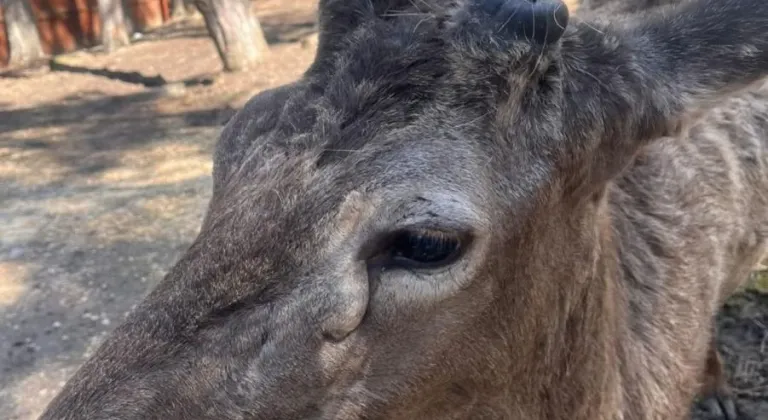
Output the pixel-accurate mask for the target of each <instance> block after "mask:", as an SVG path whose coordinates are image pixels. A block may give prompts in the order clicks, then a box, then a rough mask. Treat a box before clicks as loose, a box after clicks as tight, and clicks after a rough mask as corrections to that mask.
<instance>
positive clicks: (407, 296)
mask: <svg viewBox="0 0 768 420" xmlns="http://www.w3.org/2000/svg"><path fill="white" fill-rule="evenodd" d="M318 22H319V25H318V26H319V41H318V46H317V50H316V53H315V54H316V55H315V59H314V62H313V63H312V64H311V66H310V67H309V68H308V69H307V70H306V72H305V73H303V75H302V76H301V77H300V78H298V79H297V80H295V81H294V82H292V83H289V84H285V85H282V86H279V87H276V88H272V89H269V90H265V91H263V92H261V93H258V94H256V95H255V96H254V97H252V98H251V100H250V101H249V102H248V103H247V105H246V106H245V107H244V108H243V109H241V110H240V111H239V112H238V113H237V114H236V115H235V116H234V117H232V119H231V120H230V121H229V122H228V123H227V124H226V126H225V127H224V129H223V130H222V133H221V135H220V137H219V139H218V142H217V145H216V149H215V151H214V154H213V162H214V165H213V171H212V177H213V190H212V193H211V197H210V201H209V203H208V208H207V211H206V213H205V216H204V218H203V220H202V222H201V227H200V231H199V234H198V236H197V237H196V238H195V239H194V241H193V242H192V243H191V245H190V246H189V248H188V249H187V250H186V251H185V253H184V254H183V256H181V257H180V258H179V260H178V261H176V262H175V264H174V265H173V267H172V268H170V269H169V271H168V273H167V274H166V276H165V277H164V278H163V279H162V281H160V282H159V283H158V285H156V286H155V287H154V288H153V289H152V290H151V291H150V292H149V293H148V294H147V295H146V296H145V297H144V298H143V300H142V301H141V303H140V304H138V305H137V307H136V309H135V310H134V311H133V312H132V313H131V314H130V315H129V316H128V317H127V318H126V319H125V321H124V322H123V323H122V324H121V325H120V326H118V327H117V328H116V329H115V330H114V331H113V332H112V333H111V334H110V335H109V336H108V337H107V338H106V339H105V341H104V342H103V343H102V344H101V345H100V347H99V348H98V350H97V351H96V352H95V354H94V355H93V356H92V357H91V358H90V359H88V360H87V361H86V362H85V363H84V364H83V365H82V366H81V367H80V368H79V370H78V371H77V372H76V373H75V374H74V375H73V376H72V377H71V378H70V379H69V381H68V382H67V383H66V385H65V386H64V387H63V389H62V390H61V392H60V393H59V394H58V395H57V396H56V397H55V398H54V399H53V400H52V401H51V402H50V404H49V405H48V406H47V408H46V410H45V412H44V413H43V414H42V416H41V419H44V420H52V419H58V420H66V419H90V420H99V419H253V420H272V419H339V420H348V419H350V420H352V419H394V420H398V419H423V420H430V419H441V420H445V419H525V420H545V419H546V420H564V419H568V420H585V419H590V420H595V419H605V420H609V419H610V420H619V419H623V420H641V419H643V420H672V419H675V420H678V419H684V418H687V417H688V416H689V415H690V413H691V408H692V406H693V404H694V402H696V401H700V402H701V403H702V404H703V405H704V406H706V407H707V408H711V410H712V414H713V415H714V416H715V417H716V418H718V419H728V420H733V419H736V418H740V416H744V413H742V412H741V411H743V410H740V408H739V407H738V404H736V403H735V398H734V396H733V392H731V391H730V390H729V389H728V384H727V380H726V379H724V375H723V372H722V364H721V361H720V358H719V356H718V354H717V348H716V346H715V345H714V331H713V330H714V328H715V324H714V317H715V315H716V314H717V311H718V310H719V308H720V306H721V305H722V304H723V302H724V301H725V299H726V298H727V297H728V296H729V295H731V294H733V293H734V292H735V291H736V290H737V289H738V288H739V287H740V285H742V284H743V283H744V282H745V280H746V279H747V277H748V274H749V272H750V270H751V269H752V267H753V266H755V265H756V264H757V263H758V261H759V260H760V259H761V258H762V256H764V255H765V253H766V249H767V243H768V212H767V211H766V208H767V207H766V206H767V205H768V169H767V168H768V101H766V99H767V98H768V85H766V83H765V77H766V76H768V31H766V30H765V28H766V27H768V2H765V1H764V0H694V1H686V2H680V3H679V4H674V5H668V6H664V8H663V11H659V12H653V11H652V10H651V11H648V12H647V13H638V14H633V15H631V16H628V17H626V18H622V19H616V20H615V21H608V20H607V19H602V20H601V19H597V18H594V19H593V18H592V17H590V16H589V13H584V14H581V13H571V12H570V11H569V10H568V8H567V7H566V6H565V5H564V3H562V2H560V1H556V0H538V1H528V0H419V1H409V0H321V1H320V2H319V6H318Z"/></svg>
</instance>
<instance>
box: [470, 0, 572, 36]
mask: <svg viewBox="0 0 768 420" xmlns="http://www.w3.org/2000/svg"><path fill="white" fill-rule="evenodd" d="M473 3H474V7H471V8H473V9H474V10H473V12H474V14H481V15H484V16H476V17H477V18H479V19H480V20H481V21H487V20H488V19H490V20H491V22H489V23H490V27H493V28H496V29H497V31H498V33H499V35H502V36H504V35H506V36H510V37H512V38H514V39H520V40H526V41H529V42H531V43H534V44H539V45H547V44H551V43H554V42H557V41H558V40H559V39H560V37H562V36H563V33H564V32H565V28H566V27H567V25H568V17H569V14H568V7H567V6H566V5H565V4H564V3H563V2H562V1H559V0H543V1H542V0H539V1H536V0H533V1H530V0H474V2H473Z"/></svg>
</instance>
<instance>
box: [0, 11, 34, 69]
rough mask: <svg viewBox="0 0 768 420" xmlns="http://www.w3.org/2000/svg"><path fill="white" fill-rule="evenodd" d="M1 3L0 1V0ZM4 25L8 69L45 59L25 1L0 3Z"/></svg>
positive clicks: (32, 17)
mask: <svg viewBox="0 0 768 420" xmlns="http://www.w3.org/2000/svg"><path fill="white" fill-rule="evenodd" d="M0 1H2V0H0ZM2 5H3V10H4V12H5V25H6V30H7V32H8V47H9V49H10V60H9V61H8V67H19V66H25V65H28V64H32V63H34V62H35V61H38V60H40V59H42V58H44V57H45V51H43V45H42V43H41V42H40V35H39V34H38V32H37V26H36V25H35V18H34V16H32V10H31V9H30V7H29V2H28V1H26V0H4V1H2Z"/></svg>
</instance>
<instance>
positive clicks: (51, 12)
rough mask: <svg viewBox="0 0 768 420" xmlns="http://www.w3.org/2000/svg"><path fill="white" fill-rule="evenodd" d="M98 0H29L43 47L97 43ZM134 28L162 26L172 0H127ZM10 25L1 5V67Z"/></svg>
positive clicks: (55, 49) (53, 49) (54, 50)
mask: <svg viewBox="0 0 768 420" xmlns="http://www.w3.org/2000/svg"><path fill="white" fill-rule="evenodd" d="M96 2H97V0H30V4H31V6H32V7H31V8H32V14H33V16H34V18H35V23H36V25H37V32H38V34H39V35H40V41H41V43H42V46H43V50H44V51H45V52H46V53H47V54H60V53H64V52H70V51H75V50H77V49H79V48H83V47H91V46H95V45H98V44H99V42H100V36H101V20H100V19H99V12H98V7H97V3H96ZM126 7H127V12H128V14H129V18H130V19H131V21H132V22H133V25H134V29H135V30H139V31H141V30H145V29H150V28H153V27H157V26H160V25H162V24H163V23H164V22H165V21H167V20H168V19H170V15H171V13H170V0H127V2H126ZM9 57H10V51H9V46H8V35H7V26H6V24H5V20H4V17H3V9H2V7H0V67H4V66H6V65H7V64H8V59H9Z"/></svg>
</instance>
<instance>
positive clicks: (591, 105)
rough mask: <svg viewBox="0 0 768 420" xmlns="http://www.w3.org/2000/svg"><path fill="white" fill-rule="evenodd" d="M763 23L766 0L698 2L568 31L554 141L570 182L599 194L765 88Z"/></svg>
mask: <svg viewBox="0 0 768 420" xmlns="http://www.w3.org/2000/svg"><path fill="white" fill-rule="evenodd" d="M767 21H768V2H766V1H764V0H739V1H725V2H724V1H722V0H697V1H695V2H680V4H679V5H676V6H670V7H668V8H665V9H664V13H650V14H647V15H646V14H644V15H638V16H635V17H633V18H632V19H630V20H627V21H626V22H624V21H621V20H619V21H617V22H615V23H610V24H603V25H601V24H597V23H594V22H593V23H589V24H588V23H586V22H577V23H576V25H575V26H574V25H572V26H574V30H573V31H572V32H571V33H570V34H569V35H567V36H565V37H564V38H563V43H562V45H561V47H562V48H561V55H560V56H559V57H558V60H557V61H558V63H559V70H560V76H559V78H560V81H561V93H560V100H559V101H558V103H559V109H560V110H561V114H562V115H561V118H560V119H559V120H560V124H561V127H560V128H559V130H560V133H559V135H558V136H557V137H558V138H559V139H560V140H561V141H560V143H561V144H564V145H566V147H567V150H568V153H567V154H564V155H566V156H567V157H566V159H565V160H567V161H569V162H573V163H572V164H573V165H576V168H569V171H568V173H569V174H571V173H580V174H583V175H584V177H583V183H584V184H585V185H586V186H588V187H589V188H591V189H594V188H602V187H603V186H605V185H606V183H607V182H609V181H610V180H612V179H614V178H616V177H617V176H620V175H621V173H623V171H624V170H625V169H626V168H627V167H629V166H630V165H631V164H632V162H633V161H634V159H635V156H637V154H638V153H640V152H641V151H642V150H643V147H644V146H645V145H647V144H649V143H650V142H653V141H654V140H655V139H658V138H660V137H664V136H677V135H679V134H681V133H684V131H683V130H682V129H684V128H685V127H687V126H690V124H691V123H693V122H695V121H696V120H698V119H699V118H700V117H701V116H702V115H705V114H706V112H708V110H710V109H712V108H714V107H717V106H720V105H722V103H723V102H722V101H723V100H724V99H726V98H728V97H730V96H732V95H734V94H736V93H739V92H743V91H744V90H746V89H750V88H752V87H753V86H754V84H755V83H762V82H763V78H764V77H766V76H767V75H768V35H767V34H768V33H767V32H766V31H765V23H766V22H767ZM572 178H573V179H578V177H572ZM580 190H581V189H580Z"/></svg>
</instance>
